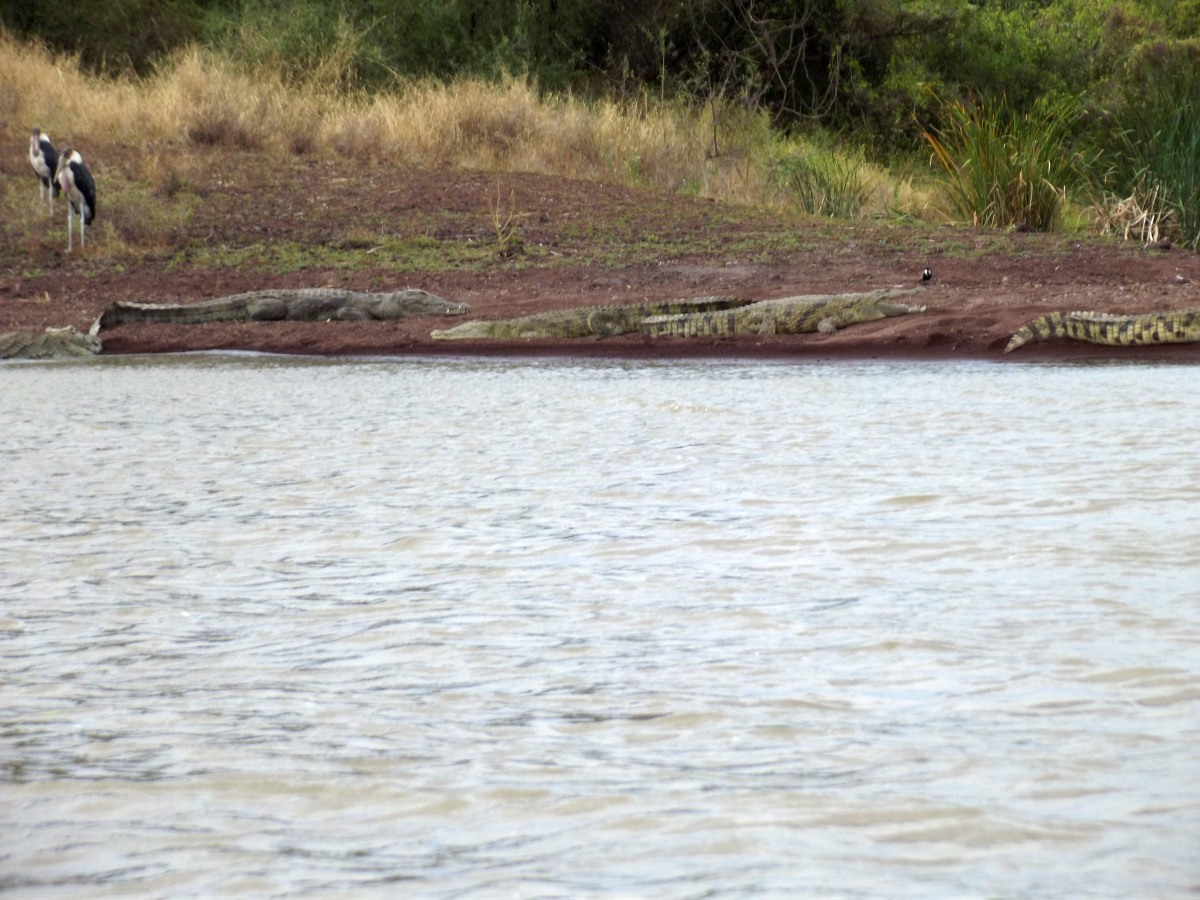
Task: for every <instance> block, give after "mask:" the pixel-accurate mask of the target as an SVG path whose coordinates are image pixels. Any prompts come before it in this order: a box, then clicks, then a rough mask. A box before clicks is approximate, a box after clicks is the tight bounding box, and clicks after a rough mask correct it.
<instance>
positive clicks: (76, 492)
mask: <svg viewBox="0 0 1200 900" xmlns="http://www.w3.org/2000/svg"><path fill="white" fill-rule="evenodd" d="M1196 373H1197V370H1196V368H1195V367H1194V366H1178V365H1117V364H1108V365H1066V364H1048V365H1030V366H996V365H990V364H985V363H961V364H959V363H941V364H936V365H931V364H921V363H905V364H888V365H882V364H867V363H857V364H851V363H846V364H834V365H821V366H817V365H784V364H771V363H766V364H764V363H761V362H758V363H749V362H742V363H733V362H731V363H715V362H679V361H676V362H670V363H660V364H655V363H644V362H639V363H635V362H621V361H579V360H575V361H572V360H542V361H537V360H525V361H514V360H488V359H471V360H466V359H463V360H452V359H451V360H437V361H433V360H408V361H396V360H390V361H386V360H356V361H337V360H311V359H310V360H297V359H289V358H280V357H258V356H220V355H215V356H203V355H200V356H180V357H158V358H128V359H119V358H118V359H107V360H105V359H100V360H95V361H92V362H89V363H87V364H75V363H62V364H8V365H5V366H4V367H2V368H0V383H2V384H3V391H0V423H3V435H2V437H0V458H2V459H3V461H4V470H5V471H4V508H5V515H4V516H3V518H2V519H0V597H3V606H2V607H0V677H2V679H3V685H4V688H3V696H4V703H3V704H2V707H0V735H2V739H0V753H2V758H0V778H2V780H0V887H7V888H10V889H14V890H15V891H16V892H17V893H18V894H22V893H23V894H25V895H29V896H71V897H100V896H112V895H116V894H121V895H153V896H179V895H209V896H218V895H219V896H279V895H292V894H298V893H311V894H316V895H325V896H328V895H343V896H344V895H348V894H354V895H356V896H359V895H363V896H371V895H377V896H395V895H397V894H403V895H406V896H429V897H488V896H497V895H501V896H520V897H553V896H573V897H575V896H622V897H626V896H655V897H699V896H727V897H739V896H795V895H805V894H809V895H829V894H834V895H842V896H879V895H882V894H887V895H889V896H933V895H938V896H945V895H964V894H966V895H1003V896H1047V895H1056V896H1062V895H1070V896H1098V897H1107V896H1111V897H1127V896H1176V895H1179V894H1183V893H1187V892H1195V891H1197V890H1198V889H1200V864H1198V862H1197V856H1196V853H1195V847H1196V836H1197V834H1200V479H1198V478H1197V475H1198V474H1200V450H1198V449H1197V445H1196V433H1195V431H1196V429H1195V425H1196V410H1195V383H1196V382H1195V379H1196Z"/></svg>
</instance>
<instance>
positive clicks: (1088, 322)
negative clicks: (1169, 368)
mask: <svg viewBox="0 0 1200 900" xmlns="http://www.w3.org/2000/svg"><path fill="white" fill-rule="evenodd" d="M1053 338H1070V339H1072V340H1076V341H1087V342H1088V343H1091V344H1104V345H1107V346H1112V347H1128V346H1137V345H1143V344H1188V343H1194V342H1196V341H1200V307H1197V308H1195V309H1180V310H1174V311H1169V312H1153V313H1143V314H1142V315H1129V316H1122V315H1114V314H1112V313H1100V312H1056V313H1050V314H1049V315H1046V316H1038V317H1037V318H1036V319H1034V320H1033V321H1032V322H1028V323H1026V324H1025V325H1022V326H1021V327H1020V328H1018V329H1017V333H1016V334H1014V335H1013V336H1012V340H1010V341H1009V342H1008V346H1007V347H1005V348H1004V352H1005V353H1011V352H1012V351H1014V350H1016V349H1017V348H1018V347H1024V346H1025V345H1026V344H1032V343H1034V342H1036V341H1048V340H1051V339H1053Z"/></svg>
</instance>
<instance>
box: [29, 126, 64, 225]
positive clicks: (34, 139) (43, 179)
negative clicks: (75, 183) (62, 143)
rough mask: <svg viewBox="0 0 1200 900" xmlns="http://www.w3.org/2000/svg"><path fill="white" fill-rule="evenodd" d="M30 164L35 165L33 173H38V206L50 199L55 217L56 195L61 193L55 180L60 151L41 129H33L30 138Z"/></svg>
mask: <svg viewBox="0 0 1200 900" xmlns="http://www.w3.org/2000/svg"><path fill="white" fill-rule="evenodd" d="M29 162H30V163H31V164H32V165H33V171H35V172H37V177H38V206H41V205H42V201H44V200H47V199H48V200H49V201H50V213H51V215H53V214H54V195H55V194H57V193H58V191H59V187H58V182H57V181H55V180H54V173H55V171H56V170H57V169H58V151H57V150H55V149H54V142H53V141H51V140H50V135H48V134H46V132H44V131H42V129H40V128H35V129H33V134H32V135H30V137H29Z"/></svg>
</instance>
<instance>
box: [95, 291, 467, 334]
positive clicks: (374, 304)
mask: <svg viewBox="0 0 1200 900" xmlns="http://www.w3.org/2000/svg"><path fill="white" fill-rule="evenodd" d="M469 309H470V307H468V306H467V305H466V304H465V303H452V302H450V301H449V300H444V299H443V298H441V297H438V296H435V295H434V294H430V293H427V292H426V291H420V290H405V291H391V292H388V293H380V294H369V293H361V292H359V291H346V290H340V289H337V288H294V289H283V290H273V291H251V292H249V293H246V294H233V295H231V296H229V297H221V298H219V299H216V300H206V301H204V302H202V303H180V304H157V303H134V302H132V301H121V300H118V301H117V302H116V303H113V304H111V305H109V307H108V308H107V309H105V310H104V312H103V313H102V314H101V315H100V318H98V319H97V320H96V323H95V324H94V325H93V326H92V334H96V333H97V332H99V331H100V330H101V329H104V328H114V327H116V326H117V325H124V324H126V323H128V322H158V323H166V324H172V325H194V324H200V323H204V322H243V321H254V322H276V321H280V320H283V319H290V320H293V321H308V322H320V321H328V320H331V319H337V320H339V321H354V320H363V319H401V318H404V317H405V316H461V315H464V314H465V313H467V312H468V311H469Z"/></svg>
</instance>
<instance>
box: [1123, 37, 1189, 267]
mask: <svg viewBox="0 0 1200 900" xmlns="http://www.w3.org/2000/svg"><path fill="white" fill-rule="evenodd" d="M1113 118H1114V121H1115V126H1116V127H1115V128H1114V129H1113V132H1114V133H1113V135H1112V136H1111V137H1110V138H1109V139H1108V148H1107V153H1105V155H1104V159H1105V161H1106V162H1107V163H1108V166H1109V168H1108V171H1107V172H1105V173H1104V174H1103V176H1102V182H1103V183H1104V185H1105V188H1106V189H1107V192H1108V194H1109V197H1110V201H1109V203H1108V207H1109V210H1110V213H1109V215H1108V216H1107V218H1108V220H1109V222H1110V227H1112V226H1113V224H1116V225H1121V224H1124V225H1125V228H1126V231H1129V223H1125V222H1123V219H1125V218H1128V216H1127V215H1126V216H1122V215H1121V213H1122V211H1124V210H1134V211H1136V213H1137V215H1136V217H1135V219H1134V232H1135V233H1136V236H1137V237H1139V238H1141V239H1143V240H1159V239H1162V238H1168V237H1169V238H1172V239H1175V240H1178V241H1180V242H1181V243H1182V244H1183V245H1185V246H1187V247H1190V248H1192V249H1200V39H1196V38H1193V39H1190V40H1186V41H1158V42H1155V43H1152V44H1143V45H1141V46H1139V47H1138V48H1137V50H1136V51H1135V52H1134V54H1133V55H1132V56H1131V58H1130V60H1129V63H1128V64H1127V66H1126V74H1125V81H1124V84H1123V86H1122V89H1121V96H1120V102H1119V104H1118V107H1117V109H1116V111H1115V113H1114V116H1113Z"/></svg>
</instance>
